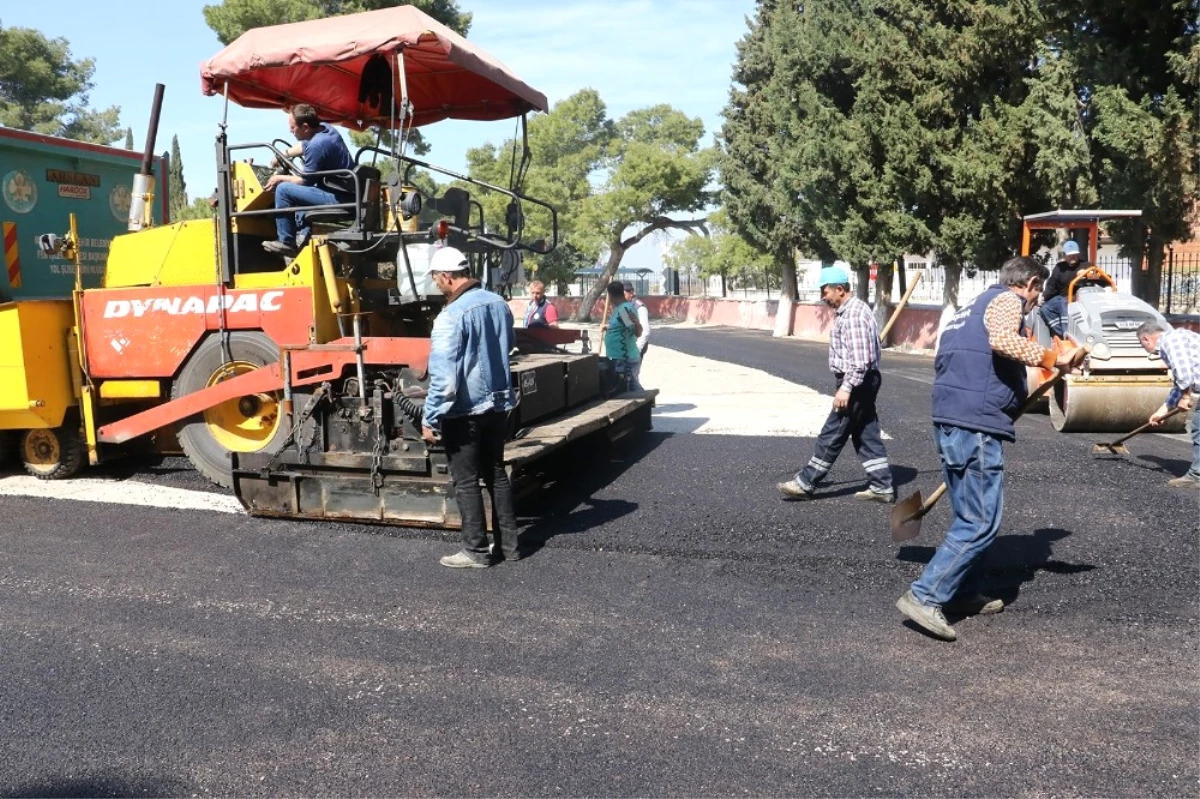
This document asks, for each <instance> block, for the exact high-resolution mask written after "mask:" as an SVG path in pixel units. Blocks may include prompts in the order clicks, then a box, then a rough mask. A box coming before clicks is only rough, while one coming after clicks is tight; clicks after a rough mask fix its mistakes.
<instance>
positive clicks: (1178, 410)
mask: <svg viewBox="0 0 1200 799" xmlns="http://www.w3.org/2000/svg"><path fill="white" fill-rule="evenodd" d="M1177 413H1183V408H1179V407H1176V408H1172V409H1171V412H1170V413H1168V414H1167V415H1166V416H1164V417H1163V418H1162V421H1163V422H1165V421H1167V420H1168V419H1170V418H1171V417H1172V416H1174V415H1175V414H1177ZM1160 424H1161V422H1160ZM1151 427H1153V425H1151V424H1150V423H1149V422H1146V423H1145V424H1143V425H1140V426H1138V427H1135V428H1134V429H1132V430H1130V431H1129V432H1128V433H1126V434H1125V435H1123V436H1121V437H1120V438H1118V439H1117V440H1116V441H1114V442H1112V443H1111V444H1106V445H1105V446H1109V447H1115V446H1118V445H1120V444H1124V443H1125V442H1126V441H1128V440H1129V439H1131V438H1133V437H1134V436H1136V435H1137V434H1139V433H1144V432H1146V431H1147V430H1149V429H1150V428H1151Z"/></svg>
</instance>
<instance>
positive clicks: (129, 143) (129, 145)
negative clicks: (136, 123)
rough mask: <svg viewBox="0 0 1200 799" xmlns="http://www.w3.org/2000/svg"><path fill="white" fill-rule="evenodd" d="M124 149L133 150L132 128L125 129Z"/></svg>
mask: <svg viewBox="0 0 1200 799" xmlns="http://www.w3.org/2000/svg"><path fill="white" fill-rule="evenodd" d="M125 149H126V150H132V149H133V128H125Z"/></svg>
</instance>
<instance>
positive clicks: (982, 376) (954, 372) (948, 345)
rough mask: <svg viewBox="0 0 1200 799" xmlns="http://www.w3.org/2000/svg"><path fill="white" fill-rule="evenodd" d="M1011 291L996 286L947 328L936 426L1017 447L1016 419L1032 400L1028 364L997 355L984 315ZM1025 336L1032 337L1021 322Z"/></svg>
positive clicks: (937, 372) (938, 371) (938, 363)
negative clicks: (976, 433) (978, 434)
mask: <svg viewBox="0 0 1200 799" xmlns="http://www.w3.org/2000/svg"><path fill="white" fill-rule="evenodd" d="M1006 291H1011V289H1009V288H1007V287H1005V286H1000V285H996V286H992V287H990V288H989V289H988V290H987V291H985V292H983V294H981V295H979V297H978V298H977V299H976V300H975V302H973V303H971V305H970V306H968V307H967V308H964V309H963V310H961V311H959V312H958V313H957V314H955V316H954V318H953V319H951V320H950V322H949V323H948V324H947V325H946V329H945V330H944V331H943V332H942V337H941V340H940V341H939V343H938V353H937V358H935V359H934V361H933V372H934V378H933V421H934V423H936V424H948V425H953V426H954V427H962V428H964V429H967V430H979V431H982V432H985V433H991V434H992V435H994V436H996V437H997V438H1001V439H1004V440H1005V441H1015V440H1016V438H1017V431H1016V428H1015V427H1014V426H1013V417H1014V416H1015V415H1016V413H1017V411H1018V410H1019V409H1020V407H1021V404H1022V403H1023V402H1024V401H1025V397H1026V395H1027V394H1028V388H1027V386H1028V384H1027V382H1026V378H1025V364H1023V363H1021V362H1019V361H1014V360H1012V359H1011V358H1005V357H1004V356H1002V355H999V354H997V353H995V352H993V351H992V348H991V345H990V344H988V333H987V328H986V327H984V326H983V314H984V311H986V310H987V307H988V304H989V303H990V302H991V301H992V300H994V299H996V298H997V297H999V296H1000V295H1001V294H1003V293H1004V292H1006ZM1021 335H1022V336H1024V335H1026V332H1025V321H1024V319H1022V321H1021Z"/></svg>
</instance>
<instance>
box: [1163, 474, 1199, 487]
mask: <svg viewBox="0 0 1200 799" xmlns="http://www.w3.org/2000/svg"><path fill="white" fill-rule="evenodd" d="M1167 485H1169V486H1173V487H1175V488H1200V477H1195V476H1194V475H1191V474H1185V475H1184V476H1183V477H1176V478H1175V479H1174V480H1168V481H1167Z"/></svg>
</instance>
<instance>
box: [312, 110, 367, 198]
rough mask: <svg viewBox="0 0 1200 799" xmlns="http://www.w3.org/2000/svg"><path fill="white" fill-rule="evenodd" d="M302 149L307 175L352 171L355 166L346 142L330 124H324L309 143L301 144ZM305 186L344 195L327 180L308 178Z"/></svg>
mask: <svg viewBox="0 0 1200 799" xmlns="http://www.w3.org/2000/svg"><path fill="white" fill-rule="evenodd" d="M300 148H301V152H302V155H303V156H304V171H305V173H309V172H325V171H327V170H330V169H350V168H351V167H352V166H354V159H352V158H351V157H350V151H349V150H348V149H346V142H345V141H343V140H342V137H341V135H340V134H339V133H338V132H337V131H336V130H334V129H333V128H331V127H330V126H329V125H328V123H325V122H322V123H321V128H320V130H318V131H317V132H316V133H315V134H314V135H313V137H312V138H311V139H309V140H308V141H304V142H301V143H300ZM304 185H306V186H316V187H317V188H321V189H324V190H325V191H331V192H333V193H334V194H340V193H342V192H341V191H340V190H337V189H334V188H332V187H331V186H330V185H328V184H327V183H326V181H325V178H320V177H317V178H309V177H306V178H304Z"/></svg>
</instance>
